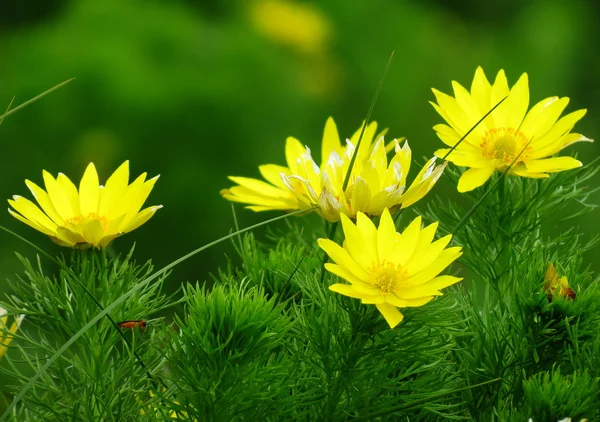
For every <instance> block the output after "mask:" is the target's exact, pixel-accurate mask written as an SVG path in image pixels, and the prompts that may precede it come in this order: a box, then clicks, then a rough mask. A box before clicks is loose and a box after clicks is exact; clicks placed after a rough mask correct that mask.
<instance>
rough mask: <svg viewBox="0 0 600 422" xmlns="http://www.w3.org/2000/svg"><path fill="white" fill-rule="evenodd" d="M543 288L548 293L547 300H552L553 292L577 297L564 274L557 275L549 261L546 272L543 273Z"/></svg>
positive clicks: (571, 297)
mask: <svg viewBox="0 0 600 422" xmlns="http://www.w3.org/2000/svg"><path fill="white" fill-rule="evenodd" d="M544 281H545V282H546V283H544V290H545V291H546V293H548V302H552V296H553V294H555V293H556V294H557V295H558V296H559V297H568V298H569V299H571V300H574V299H575V297H577V295H576V293H575V291H574V290H573V289H572V288H571V286H570V285H569V280H567V277H566V276H562V277H559V276H558V274H557V273H556V268H554V265H553V264H552V263H551V262H549V263H548V268H547V269H546V274H545V275H544Z"/></svg>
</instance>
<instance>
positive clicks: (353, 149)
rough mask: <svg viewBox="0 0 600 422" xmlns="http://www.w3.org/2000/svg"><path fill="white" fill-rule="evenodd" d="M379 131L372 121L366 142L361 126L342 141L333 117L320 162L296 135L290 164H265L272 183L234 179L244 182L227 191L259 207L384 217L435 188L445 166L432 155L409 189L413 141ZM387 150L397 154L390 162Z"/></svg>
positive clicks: (336, 216)
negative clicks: (389, 138)
mask: <svg viewBox="0 0 600 422" xmlns="http://www.w3.org/2000/svg"><path fill="white" fill-rule="evenodd" d="M376 133H377V123H375V122H372V123H370V124H369V125H367V127H366V128H365V131H364V136H363V137H362V140H361V142H360V145H358V141H359V138H360V134H361V130H360V129H359V130H357V131H356V132H355V133H354V135H352V137H351V138H350V139H347V140H346V145H342V143H341V141H340V136H339V134H338V130H337V126H336V125H335V123H334V121H333V119H331V118H330V119H329V120H327V123H326V124H325V131H324V133H323V142H322V147H321V157H323V159H322V161H321V164H320V165H317V163H316V162H315V161H314V159H313V157H312V153H311V150H310V148H308V147H306V146H303V145H302V144H301V143H300V141H298V140H297V139H296V138H292V137H290V138H288V139H287V142H286V147H285V157H286V161H287V167H283V166H278V165H276V164H266V165H263V166H260V167H259V170H260V173H261V174H262V176H263V177H264V179H265V180H266V181H267V182H264V181H262V180H257V179H250V178H246V177H230V179H231V181H233V182H234V183H237V184H238V186H234V187H232V188H229V189H224V190H222V191H221V194H222V195H223V196H224V197H225V198H226V199H229V200H230V201H235V202H242V203H245V204H250V206H249V207H248V208H250V209H251V210H253V211H266V210H284V211H296V210H306V211H310V210H313V209H314V210H316V212H317V213H319V215H321V216H322V217H323V218H324V219H326V220H327V221H339V220H340V215H346V216H348V217H351V218H354V217H356V215H357V213H359V212H362V213H364V214H367V215H370V216H379V215H381V213H382V212H383V210H384V209H385V208H388V209H390V210H392V211H393V210H395V209H398V208H406V207H408V206H410V205H412V204H414V203H415V202H417V201H418V200H420V199H421V198H423V197H424V196H425V195H426V194H427V193H428V192H429V191H430V190H431V188H432V187H433V185H435V182H436V181H437V180H438V179H439V178H440V176H441V175H442V172H443V170H444V167H445V166H444V165H436V163H435V161H436V160H435V157H434V158H432V159H431V160H429V161H428V162H427V163H426V164H425V166H424V167H423V168H422V169H421V171H420V172H419V174H418V175H417V177H416V178H415V179H414V180H413V182H412V184H411V185H410V186H409V187H408V188H406V179H407V176H408V172H409V170H410V165H411V150H410V147H409V146H408V142H404V145H403V146H402V147H401V146H400V142H399V140H398V139H394V140H393V141H392V142H391V143H390V144H388V145H387V146H386V145H385V144H384V138H383V135H384V133H379V134H377V135H376ZM357 146H358V151H357ZM387 151H390V152H392V157H391V159H390V160H388V158H387ZM354 155H356V158H355V162H354V165H353V166H352V167H351V162H352V158H353V156H354ZM348 173H349V176H347V174H348ZM346 178H348V180H347V181H346Z"/></svg>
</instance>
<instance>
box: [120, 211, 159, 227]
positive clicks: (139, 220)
mask: <svg viewBox="0 0 600 422" xmlns="http://www.w3.org/2000/svg"><path fill="white" fill-rule="evenodd" d="M161 208H162V205H155V206H152V207H148V208H146V209H144V210H142V211H141V212H140V213H139V214H138V215H137V216H136V217H135V218H134V219H133V220H132V221H131V223H129V225H128V226H124V227H123V231H124V232H125V233H128V232H130V231H133V230H135V229H137V228H138V227H139V226H141V225H142V224H144V223H145V222H146V221H148V220H150V218H151V217H152V216H153V215H154V213H155V212H156V211H158V210H159V209H161Z"/></svg>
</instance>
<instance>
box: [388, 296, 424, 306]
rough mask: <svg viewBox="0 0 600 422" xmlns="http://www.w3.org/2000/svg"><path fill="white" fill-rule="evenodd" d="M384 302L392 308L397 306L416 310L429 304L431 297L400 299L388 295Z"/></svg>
mask: <svg viewBox="0 0 600 422" xmlns="http://www.w3.org/2000/svg"><path fill="white" fill-rule="evenodd" d="M385 300H386V302H387V303H389V304H390V305H392V306H398V307H401V308H409V307H410V308H417V307H419V306H423V305H426V304H427V303H429V302H430V301H431V300H433V296H422V297H417V298H415V299H401V298H399V297H398V296H396V295H395V294H389V295H387V296H386V298H385Z"/></svg>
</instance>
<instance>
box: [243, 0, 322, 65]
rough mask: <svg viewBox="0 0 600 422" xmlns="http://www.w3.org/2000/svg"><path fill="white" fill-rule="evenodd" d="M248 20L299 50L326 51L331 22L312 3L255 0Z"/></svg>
mask: <svg viewBox="0 0 600 422" xmlns="http://www.w3.org/2000/svg"><path fill="white" fill-rule="evenodd" d="M249 7H250V9H249V11H250V20H251V22H252V24H253V25H254V26H255V28H256V29H257V30H258V31H260V32H261V33H262V34H263V35H265V36H267V37H269V38H271V39H273V40H275V41H277V42H279V43H281V44H286V45H289V46H290V47H293V48H295V49H297V50H299V51H300V52H302V53H306V54H316V53H321V52H322V51H323V50H325V47H326V45H327V42H328V40H329V38H330V35H331V32H332V31H331V25H330V24H329V21H328V20H327V18H326V16H325V15H324V14H323V13H322V12H321V11H320V10H319V9H318V8H317V7H315V5H312V4H307V3H300V2H296V1H288V0H254V1H251V2H250V3H249Z"/></svg>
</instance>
